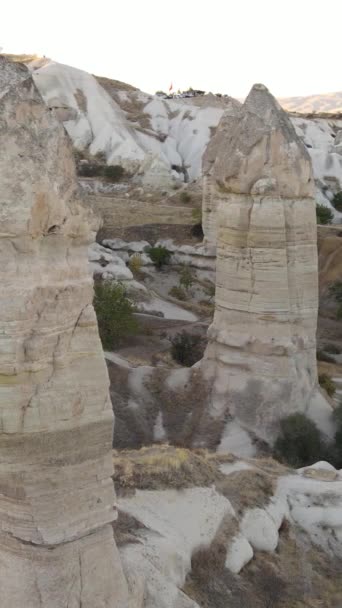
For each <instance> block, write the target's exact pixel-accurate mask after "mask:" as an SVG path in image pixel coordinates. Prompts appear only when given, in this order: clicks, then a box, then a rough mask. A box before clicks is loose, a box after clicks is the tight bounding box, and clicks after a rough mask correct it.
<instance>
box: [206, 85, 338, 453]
mask: <svg viewBox="0 0 342 608" xmlns="http://www.w3.org/2000/svg"><path fill="white" fill-rule="evenodd" d="M211 174H212V177H213V179H214V185H215V192H216V195H217V199H218V201H219V204H218V245H217V276H216V308H215V316H214V321H213V324H212V326H211V328H210V329H209V340H210V341H209V345H208V347H207V350H206V354H205V358H204V360H203V362H202V370H203V372H204V375H205V378H206V379H207V380H209V381H210V382H212V383H213V390H212V397H211V404H210V411H211V416H212V417H213V418H218V419H220V418H221V419H222V420H227V419H228V421H229V419H230V418H234V419H237V420H238V421H239V422H240V424H241V425H242V426H243V427H245V428H247V429H248V430H252V431H253V432H255V433H256V434H257V435H258V436H259V437H261V438H263V439H264V440H266V441H268V442H272V440H273V439H274V437H275V433H276V429H277V425H278V422H279V419H280V418H281V417H283V416H285V415H288V414H290V413H292V412H296V411H302V412H308V413H309V414H310V415H312V416H313V417H315V418H316V419H317V421H318V422H319V424H320V426H321V427H323V430H326V431H328V430H329V420H328V418H329V405H328V404H327V403H326V402H325V400H324V398H323V397H322V395H321V394H320V392H319V390H318V388H317V369H316V326H317V309H318V270H317V237H316V215H315V201H314V198H313V195H314V180H313V176H312V169H311V162H310V157H309V155H308V152H307V150H306V148H305V146H304V144H303V143H302V141H301V140H300V139H299V138H298V137H297V135H296V133H295V130H294V128H293V126H292V124H291V122H290V119H289V118H288V116H287V115H286V113H285V112H284V111H283V110H282V109H281V108H280V106H279V104H278V103H277V101H276V100H275V99H274V98H273V97H272V95H271V94H270V93H269V92H268V90H267V89H266V88H265V87H264V86H263V85H255V86H254V87H253V89H252V91H251V92H250V94H249V96H248V98H247V100H246V102H245V104H244V107H243V110H242V112H241V114H240V116H239V120H238V121H237V122H236V124H235V126H234V128H233V129H231V130H230V131H229V132H227V133H226V134H225V144H224V145H222V146H221V147H220V152H219V154H218V155H217V157H216V160H215V162H214V165H213V169H212V170H211ZM228 427H229V422H228V423H227V429H228ZM227 432H228V430H227ZM226 447H227V446H226ZM228 447H229V446H228Z"/></svg>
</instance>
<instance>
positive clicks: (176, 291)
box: [169, 285, 188, 302]
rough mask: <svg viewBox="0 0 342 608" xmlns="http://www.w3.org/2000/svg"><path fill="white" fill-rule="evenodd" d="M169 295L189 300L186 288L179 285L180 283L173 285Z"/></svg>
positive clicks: (183, 300)
mask: <svg viewBox="0 0 342 608" xmlns="http://www.w3.org/2000/svg"><path fill="white" fill-rule="evenodd" d="M169 295H170V296H171V297H172V298H176V300H181V301H182V302H185V300H187V298H188V296H187V295H186V292H185V290H184V289H183V288H182V287H179V285H174V286H173V287H171V289H170V291H169Z"/></svg>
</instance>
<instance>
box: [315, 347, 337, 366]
mask: <svg viewBox="0 0 342 608" xmlns="http://www.w3.org/2000/svg"><path fill="white" fill-rule="evenodd" d="M316 358H317V361H325V362H326V363H335V359H334V357H332V356H331V355H329V354H328V353H326V352H325V351H324V350H318V351H317V353H316Z"/></svg>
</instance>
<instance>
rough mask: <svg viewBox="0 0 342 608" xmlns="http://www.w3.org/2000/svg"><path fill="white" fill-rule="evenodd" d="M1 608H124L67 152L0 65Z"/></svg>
mask: <svg viewBox="0 0 342 608" xmlns="http://www.w3.org/2000/svg"><path fill="white" fill-rule="evenodd" d="M0 134H1V149H0V226H1V231H0V250H1V267H0V273H1V295H0V341H1V345H0V416H1V427H0V428H1V442H0V459H1V471H0V512H1V532H0V561H1V568H0V589H1V606H2V608H23V606H25V607H26V608H37V607H38V606H41V607H44V608H57V607H58V608H61V607H62V606H63V607H66V606H68V607H69V608H76V607H80V606H82V607H83V608H95V607H96V608H97V607H98V608H100V607H101V608H127V606H128V599H127V589H126V582H125V580H124V578H123V574H122V571H121V565H120V561H119V558H118V554H117V551H116V547H115V543H114V540H113V532H112V526H111V523H112V521H113V519H115V515H116V513H115V510H114V493H113V484H112V480H111V475H112V460H111V441H112V409H111V403H110V399H109V395H108V376H107V371H106V367H105V363H104V358H103V353H102V349H101V344H100V340H99V337H98V330H97V323H96V318H95V314H94V310H93V307H92V280H91V277H90V274H89V269H88V264H87V245H88V242H89V241H90V240H91V238H93V236H94V235H92V234H91V228H90V225H89V223H88V222H87V218H86V217H85V212H84V210H83V209H82V208H81V207H80V206H79V205H78V204H77V201H76V191H75V185H76V179H75V173H74V163H73V159H72V152H71V146H70V145H69V143H68V141H67V138H66V136H65V133H64V130H63V127H62V126H61V125H60V124H59V123H58V121H57V120H56V119H55V118H54V116H53V112H51V111H50V110H49V109H48V108H47V107H46V106H45V104H44V103H43V101H42V99H41V97H40V94H39V93H38V91H37V89H36V87H35V85H34V83H33V80H32V78H31V76H30V74H29V72H28V71H27V69H26V68H25V67H24V66H21V65H15V64H11V63H8V62H7V61H6V60H4V59H3V58H0Z"/></svg>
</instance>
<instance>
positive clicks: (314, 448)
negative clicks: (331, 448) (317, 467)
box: [274, 414, 324, 467]
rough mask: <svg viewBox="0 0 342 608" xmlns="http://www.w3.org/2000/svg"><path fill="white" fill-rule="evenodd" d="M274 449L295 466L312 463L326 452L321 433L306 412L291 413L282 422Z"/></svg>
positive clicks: (281, 458) (282, 458) (277, 454)
mask: <svg viewBox="0 0 342 608" xmlns="http://www.w3.org/2000/svg"><path fill="white" fill-rule="evenodd" d="M274 451H275V456H276V457H278V458H280V460H282V461H284V462H287V463H288V464H290V465H291V466H293V467H300V466H307V465H310V464H312V463H313V462H316V461H317V460H320V458H321V456H322V453H323V452H324V446H323V443H322V438H321V433H320V431H319V429H318V428H317V426H316V425H315V423H314V422H312V420H310V419H309V418H307V416H305V415H304V414H291V415H290V416H287V417H286V418H283V420H281V422H280V434H279V437H278V439H277V440H276V442H275V445H274Z"/></svg>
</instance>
